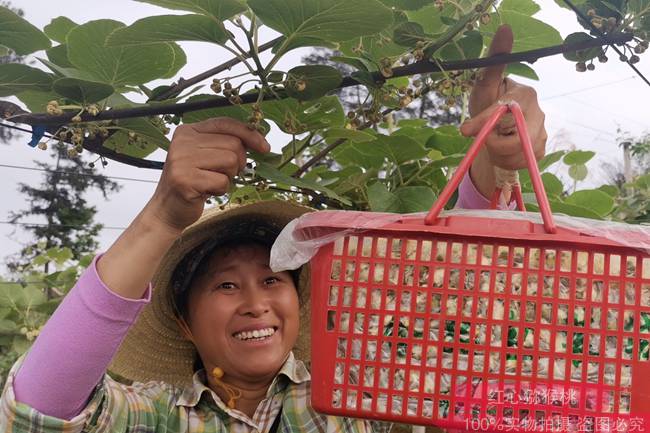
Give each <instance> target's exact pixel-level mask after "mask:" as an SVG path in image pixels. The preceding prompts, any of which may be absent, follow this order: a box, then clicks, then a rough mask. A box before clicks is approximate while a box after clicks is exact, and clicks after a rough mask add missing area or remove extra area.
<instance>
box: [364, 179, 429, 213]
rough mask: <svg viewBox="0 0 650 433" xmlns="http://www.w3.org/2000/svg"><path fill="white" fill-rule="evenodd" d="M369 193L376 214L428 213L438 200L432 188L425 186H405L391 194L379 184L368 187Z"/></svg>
mask: <svg viewBox="0 0 650 433" xmlns="http://www.w3.org/2000/svg"><path fill="white" fill-rule="evenodd" d="M367 193H368V201H369V205H370V208H371V210H372V211H374V212H395V213H412V212H422V211H427V210H429V209H430V208H431V206H433V203H434V201H435V199H436V197H435V195H434V194H433V191H432V190H431V188H429V187H425V186H405V187H400V188H398V189H397V190H395V191H394V192H390V191H388V189H386V187H385V186H384V185H383V184H382V183H379V182H378V183H375V184H373V185H371V186H370V187H368V189H367Z"/></svg>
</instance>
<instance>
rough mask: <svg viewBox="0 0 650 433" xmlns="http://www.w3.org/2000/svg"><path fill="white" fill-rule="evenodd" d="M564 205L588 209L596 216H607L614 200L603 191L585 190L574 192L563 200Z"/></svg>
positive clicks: (612, 207)
mask: <svg viewBox="0 0 650 433" xmlns="http://www.w3.org/2000/svg"><path fill="white" fill-rule="evenodd" d="M564 201H565V202H566V203H569V204H573V205H577V206H582V207H586V208H589V209H591V210H593V211H594V212H596V213H597V214H598V215H600V216H601V217H602V216H605V215H608V214H609V213H610V212H611V211H612V209H614V199H613V198H612V197H611V196H609V195H608V194H607V193H605V192H603V191H599V190H597V189H585V190H581V191H576V192H574V193H573V194H571V195H570V196H568V197H567V198H566V199H565V200H564Z"/></svg>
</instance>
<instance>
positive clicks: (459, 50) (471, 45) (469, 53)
mask: <svg viewBox="0 0 650 433" xmlns="http://www.w3.org/2000/svg"><path fill="white" fill-rule="evenodd" d="M481 51H483V36H481V34H480V33H479V32H477V31H471V32H465V35H464V36H463V37H462V38H460V39H458V40H456V41H455V42H454V43H452V44H447V45H445V46H444V47H443V48H442V49H441V50H440V52H439V54H438V55H439V56H440V58H442V59H444V60H447V61H452V60H463V59H474V58H477V57H479V56H480V55H481Z"/></svg>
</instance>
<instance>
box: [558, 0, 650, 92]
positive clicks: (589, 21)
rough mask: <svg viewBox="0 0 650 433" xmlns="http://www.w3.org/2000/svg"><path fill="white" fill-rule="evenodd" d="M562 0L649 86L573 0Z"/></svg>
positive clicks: (649, 82) (628, 60)
mask: <svg viewBox="0 0 650 433" xmlns="http://www.w3.org/2000/svg"><path fill="white" fill-rule="evenodd" d="M563 1H564V3H565V4H566V5H567V6H569V7H570V8H571V9H573V12H575V13H576V15H578V16H579V17H580V18H581V19H582V20H583V21H584V22H586V23H587V24H588V25H589V27H590V28H591V30H593V31H594V32H596V34H597V35H598V40H600V41H602V42H604V43H605V44H606V45H609V46H610V47H612V49H613V50H614V51H616V54H618V55H619V56H621V57H625V59H626V60H625V63H627V64H628V66H629V67H630V68H632V70H633V71H634V72H636V74H637V75H638V76H639V77H641V79H642V80H643V81H644V82H645V83H646V84H647V85H648V86H650V81H648V79H647V78H646V77H645V75H643V73H642V72H641V71H639V69H638V68H637V67H636V66H634V64H633V63H632V62H631V61H630V59H628V58H627V56H625V53H623V52H621V50H619V49H618V47H616V46H615V45H614V44H612V43H611V42H608V40H607V39H608V38H607V35H606V34H605V33H603V32H602V31H601V30H600V29H599V28H598V27H596V26H595V25H594V24H593V23H592V22H591V19H589V17H588V16H586V15H585V14H583V13H582V11H581V10H580V9H578V8H577V7H576V6H575V5H574V4H573V2H572V1H571V0H563ZM630 34H632V33H630Z"/></svg>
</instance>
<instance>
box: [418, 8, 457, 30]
mask: <svg viewBox="0 0 650 433" xmlns="http://www.w3.org/2000/svg"><path fill="white" fill-rule="evenodd" d="M453 10H454V7H453V6H452V5H447V6H445V8H444V9H443V11H440V10H439V9H438V7H437V6H436V5H433V4H431V5H428V6H425V7H423V8H420V9H418V10H417V11H408V12H406V16H407V17H408V20H409V21H413V22H416V23H418V24H420V25H421V26H422V29H423V30H424V32H425V33H429V34H435V33H439V32H441V31H443V30H444V29H445V28H446V27H447V25H446V24H444V23H443V22H442V19H441V17H442V16H443V14H448V13H449V12H450V11H452V12H451V13H454V12H453Z"/></svg>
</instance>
